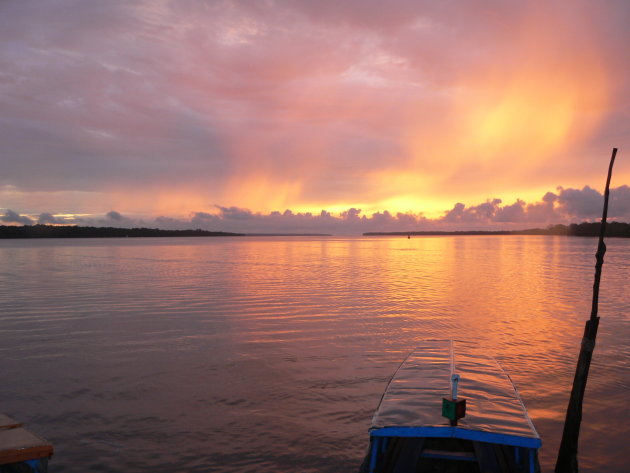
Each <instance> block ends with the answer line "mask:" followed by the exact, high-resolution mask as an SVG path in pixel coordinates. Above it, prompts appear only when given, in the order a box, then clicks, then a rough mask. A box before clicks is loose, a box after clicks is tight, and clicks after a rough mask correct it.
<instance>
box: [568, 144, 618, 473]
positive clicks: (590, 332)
mask: <svg viewBox="0 0 630 473" xmlns="http://www.w3.org/2000/svg"><path fill="white" fill-rule="evenodd" d="M616 156H617V148H613V151H612V157H611V158H610V165H609V166H608V178H607V179H606V191H605V192H604V211H603V214H602V223H601V227H600V229H599V243H598V245H597V253H596V254H595V258H596V263H595V281H594V282H593V303H592V306H591V318H590V319H589V320H588V321H587V322H586V326H585V327H584V336H583V337H582V346H581V347H580V355H579V358H578V363H577V366H576V368H575V378H574V379H573V388H572V389H571V397H570V399H569V405H568V406H567V416H566V419H565V421H564V431H563V432H562V441H561V443H560V450H559V451H558V459H557V461H556V469H555V472H556V473H578V461H577V450H578V438H579V435H580V423H581V422H582V402H583V400H584V390H585V389H586V381H587V378H588V370H589V367H590V366H591V359H592V357H593V350H594V349H595V338H596V337H597V327H598V326H599V317H598V316H597V307H598V303H599V282H600V280H601V277H602V266H603V264H604V253H606V245H605V244H604V233H605V231H606V218H607V216H608V195H609V192H610V191H609V188H610V177H611V176H612V169H613V164H614V163H615V157H616Z"/></svg>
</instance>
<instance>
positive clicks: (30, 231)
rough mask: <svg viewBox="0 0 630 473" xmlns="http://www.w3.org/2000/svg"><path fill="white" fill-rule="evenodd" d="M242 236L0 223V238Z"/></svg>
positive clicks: (148, 229)
mask: <svg viewBox="0 0 630 473" xmlns="http://www.w3.org/2000/svg"><path fill="white" fill-rule="evenodd" d="M208 236H217V237H218V236H243V234H242V233H229V232H209V231H206V230H160V229H158V228H114V227H80V226H74V225H72V226H69V225H68V226H66V225H23V226H16V225H0V238H125V237H130V238H137V237H208Z"/></svg>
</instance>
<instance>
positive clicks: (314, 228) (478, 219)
mask: <svg viewBox="0 0 630 473" xmlns="http://www.w3.org/2000/svg"><path fill="white" fill-rule="evenodd" d="M603 200H604V197H603V195H602V194H601V193H599V192H598V191H596V190H594V189H592V188H590V187H589V186H584V187H583V188H581V189H573V188H567V189H565V188H562V187H559V188H558V189H557V193H554V192H547V193H545V194H544V195H543V196H542V198H541V199H540V200H539V201H537V202H533V203H527V202H525V201H524V200H522V199H517V200H516V201H515V202H513V203H508V204H504V203H503V202H502V200H501V199H498V198H495V199H488V200H487V201H485V202H482V203H480V204H477V205H472V206H466V205H465V204H463V203H461V202H459V203H456V204H455V205H453V207H452V208H451V209H449V210H447V211H445V212H443V214H442V215H441V216H439V217H436V218H427V217H426V216H425V215H423V214H422V213H414V212H396V213H393V212H390V211H388V210H383V211H379V212H372V213H364V212H363V211H362V210H361V209H358V208H354V207H352V208H349V209H347V210H344V211H341V212H339V213H336V214H335V213H332V212H330V211H327V210H321V211H320V212H318V213H311V212H298V211H293V210H290V209H286V210H284V211H272V212H268V213H265V212H253V211H251V210H249V209H245V208H241V207H236V206H231V207H226V206H220V205H216V206H214V207H213V208H212V211H211V212H204V211H196V212H191V213H190V215H189V217H188V218H176V217H169V216H159V217H154V218H146V217H144V218H136V217H129V216H125V215H123V214H121V213H120V212H118V211H115V210H111V211H109V212H107V213H106V214H105V215H103V216H92V217H84V216H77V217H74V218H73V217H64V219H63V220H61V219H59V218H57V217H54V216H53V215H52V214H51V213H42V214H40V216H39V222H38V223H49V224H59V223H64V224H75V225H92V226H115V227H121V228H131V227H150V228H163V229H173V230H177V229H179V230H185V229H191V228H192V229H197V228H200V229H203V230H212V231H230V232H243V233H332V234H336V235H344V234H358V233H364V232H393V231H400V232H407V231H422V230H484V229H491V230H501V229H508V230H509V229H524V228H533V227H546V226H548V225H552V224H558V223H564V224H568V223H578V222H582V221H597V220H599V219H600V218H601V211H602V206H603ZM608 218H609V220H617V221H630V187H628V186H625V185H623V186H619V187H617V188H613V189H611V192H610V204H609V213H608ZM0 219H1V220H2V221H5V222H11V223H21V224H24V225H31V224H32V223H33V219H32V218H30V217H28V216H26V215H20V214H18V213H16V212H14V211H12V210H7V212H6V214H5V216H4V217H0Z"/></svg>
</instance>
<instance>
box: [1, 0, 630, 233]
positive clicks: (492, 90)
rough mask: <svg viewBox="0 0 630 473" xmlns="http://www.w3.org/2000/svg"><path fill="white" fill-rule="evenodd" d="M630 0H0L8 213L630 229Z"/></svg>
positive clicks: (338, 226) (357, 226)
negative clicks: (606, 199) (593, 224)
mask: <svg viewBox="0 0 630 473" xmlns="http://www.w3.org/2000/svg"><path fill="white" fill-rule="evenodd" d="M629 18H630V3H628V2H627V1H625V0H619V1H615V0H608V1H605V2H596V1H584V0H571V1H554V0H547V1H527V0H519V1H512V0H501V1H498V0H496V1H495V0H481V1H469V0H466V1H464V0H461V1H434V0H432V1H422V0H394V1H390V2H386V3H384V2H382V1H375V0H349V1H340V0H336V1H327V0H318V1H312V0H284V1H271V0H247V1H246V0H243V1H220V0H217V1H209V0H136V1H127V0H108V1H105V2H104V1H99V0H46V1H41V0H2V1H0V224H26V225H28V224H34V223H48V224H83V225H85V224H90V225H107V226H149V227H160V228H203V229H208V230H224V231H248V232H312V231H325V232H334V233H344V232H347V233H353V232H360V231H396V230H400V231H410V230H426V229H459V230H466V229H513V228H531V227H534V226H544V225H549V224H555V223H570V222H581V221H584V220H594V219H597V218H598V216H599V215H600V214H601V207H602V203H603V198H602V193H603V187H604V183H605V178H606V171H607V167H608V161H609V159H610V154H611V151H612V148H613V147H618V148H619V155H618V157H617V164H616V165H615V171H614V175H613V180H612V188H613V191H612V201H611V207H610V213H609V216H610V217H611V218H612V219H616V220H619V221H630V188H628V184H630V159H628V158H627V154H628V149H629V148H630V147H629V146H628V145H629V144H630V137H629V134H628V126H629V124H630V56H629V55H628V54H627V45H628V44H630V29H629V28H628V27H627V22H628V19H629Z"/></svg>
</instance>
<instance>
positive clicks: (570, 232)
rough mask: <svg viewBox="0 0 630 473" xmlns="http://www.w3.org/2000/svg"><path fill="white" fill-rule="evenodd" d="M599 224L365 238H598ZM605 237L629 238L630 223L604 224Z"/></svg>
mask: <svg viewBox="0 0 630 473" xmlns="http://www.w3.org/2000/svg"><path fill="white" fill-rule="evenodd" d="M600 226H601V223H599V222H593V223H590V222H582V223H572V224H571V225H561V224H558V225H550V226H548V227H547V228H529V229H527V230H498V231H485V230H474V231H454V232H445V231H426V232H369V233H364V234H363V235H365V236H375V235H402V236H406V235H418V236H422V235H424V236H431V235H434V236H435V235H563V236H589V237H597V236H599V229H600ZM606 236H607V237H620V238H630V223H623V222H608V223H607V224H606Z"/></svg>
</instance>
